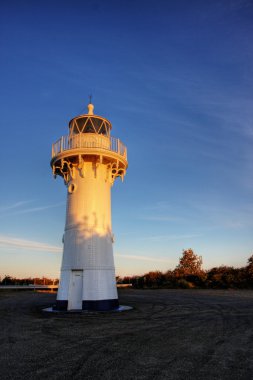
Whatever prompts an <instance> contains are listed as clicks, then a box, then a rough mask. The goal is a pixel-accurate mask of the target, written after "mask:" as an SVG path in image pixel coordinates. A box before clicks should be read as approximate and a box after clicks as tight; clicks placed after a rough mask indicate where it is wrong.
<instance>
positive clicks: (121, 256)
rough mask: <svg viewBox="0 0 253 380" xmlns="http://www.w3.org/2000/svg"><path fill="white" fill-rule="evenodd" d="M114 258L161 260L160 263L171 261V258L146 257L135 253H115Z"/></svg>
mask: <svg viewBox="0 0 253 380" xmlns="http://www.w3.org/2000/svg"><path fill="white" fill-rule="evenodd" d="M115 258H117V259H120V258H123V259H131V260H140V261H151V262H161V263H171V262H172V260H170V259H167V258H161V257H148V256H137V255H124V254H123V255H121V254H116V255H115Z"/></svg>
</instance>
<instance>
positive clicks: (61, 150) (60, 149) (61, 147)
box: [60, 136, 63, 152]
mask: <svg viewBox="0 0 253 380" xmlns="http://www.w3.org/2000/svg"><path fill="white" fill-rule="evenodd" d="M62 141H63V136H62V137H61V145H60V152H62Z"/></svg>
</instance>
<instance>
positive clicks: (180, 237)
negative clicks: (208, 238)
mask: <svg viewBox="0 0 253 380" xmlns="http://www.w3.org/2000/svg"><path fill="white" fill-rule="evenodd" d="M201 236H202V235H201V234H182V235H153V236H146V237H142V238H140V239H141V240H154V241H157V240H184V239H192V238H196V237H201Z"/></svg>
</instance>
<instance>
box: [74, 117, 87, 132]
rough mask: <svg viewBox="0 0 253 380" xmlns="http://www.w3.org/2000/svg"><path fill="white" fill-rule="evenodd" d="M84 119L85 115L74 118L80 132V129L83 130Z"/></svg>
mask: <svg viewBox="0 0 253 380" xmlns="http://www.w3.org/2000/svg"><path fill="white" fill-rule="evenodd" d="M85 121H86V117H81V118H80V119H76V123H77V125H78V128H79V130H80V132H82V130H83V126H84V123H85Z"/></svg>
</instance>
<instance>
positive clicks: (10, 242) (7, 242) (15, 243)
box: [0, 235, 62, 253]
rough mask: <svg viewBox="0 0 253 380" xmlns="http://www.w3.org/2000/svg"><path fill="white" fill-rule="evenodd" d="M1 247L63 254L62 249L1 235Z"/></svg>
mask: <svg viewBox="0 0 253 380" xmlns="http://www.w3.org/2000/svg"><path fill="white" fill-rule="evenodd" d="M0 246H1V247H5V248H19V249H27V250H29V251H40V252H54V253H58V252H62V248H61V247H58V246H56V245H50V244H46V243H42V242H38V241H33V240H25V239H19V238H15V237H9V236H3V235H0Z"/></svg>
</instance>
